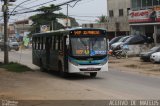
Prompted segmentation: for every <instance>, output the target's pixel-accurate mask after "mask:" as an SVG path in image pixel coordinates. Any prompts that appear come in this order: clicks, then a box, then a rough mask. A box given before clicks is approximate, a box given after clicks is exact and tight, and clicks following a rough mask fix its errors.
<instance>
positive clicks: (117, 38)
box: [109, 36, 124, 47]
mask: <svg viewBox="0 0 160 106" xmlns="http://www.w3.org/2000/svg"><path fill="white" fill-rule="evenodd" d="M122 37H124V36H117V37H114V38H113V39H112V40H110V41H109V47H111V45H112V44H113V43H116V42H118V40H119V39H121V38H122Z"/></svg>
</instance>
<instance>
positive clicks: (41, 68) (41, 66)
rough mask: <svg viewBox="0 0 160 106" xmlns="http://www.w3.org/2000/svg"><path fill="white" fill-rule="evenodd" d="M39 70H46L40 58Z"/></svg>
mask: <svg viewBox="0 0 160 106" xmlns="http://www.w3.org/2000/svg"><path fill="white" fill-rule="evenodd" d="M40 70H41V71H42V72H45V71H46V69H45V68H44V66H43V63H42V60H40Z"/></svg>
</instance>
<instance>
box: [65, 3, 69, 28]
mask: <svg viewBox="0 0 160 106" xmlns="http://www.w3.org/2000/svg"><path fill="white" fill-rule="evenodd" d="M68 6H69V4H67V23H66V27H67V28H68Z"/></svg>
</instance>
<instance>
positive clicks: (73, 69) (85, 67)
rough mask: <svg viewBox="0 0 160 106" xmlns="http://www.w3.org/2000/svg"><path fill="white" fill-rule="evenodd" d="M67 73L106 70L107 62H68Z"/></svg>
mask: <svg viewBox="0 0 160 106" xmlns="http://www.w3.org/2000/svg"><path fill="white" fill-rule="evenodd" d="M68 69H69V70H68V73H79V72H87V73H89V72H103V71H108V62H107V63H106V64H104V65H77V66H76V65H74V64H72V63H70V62H68Z"/></svg>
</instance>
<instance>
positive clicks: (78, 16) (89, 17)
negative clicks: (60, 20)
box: [69, 15, 99, 18]
mask: <svg viewBox="0 0 160 106" xmlns="http://www.w3.org/2000/svg"><path fill="white" fill-rule="evenodd" d="M69 16H72V17H87V18H97V17H99V16H78V15H69Z"/></svg>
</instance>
